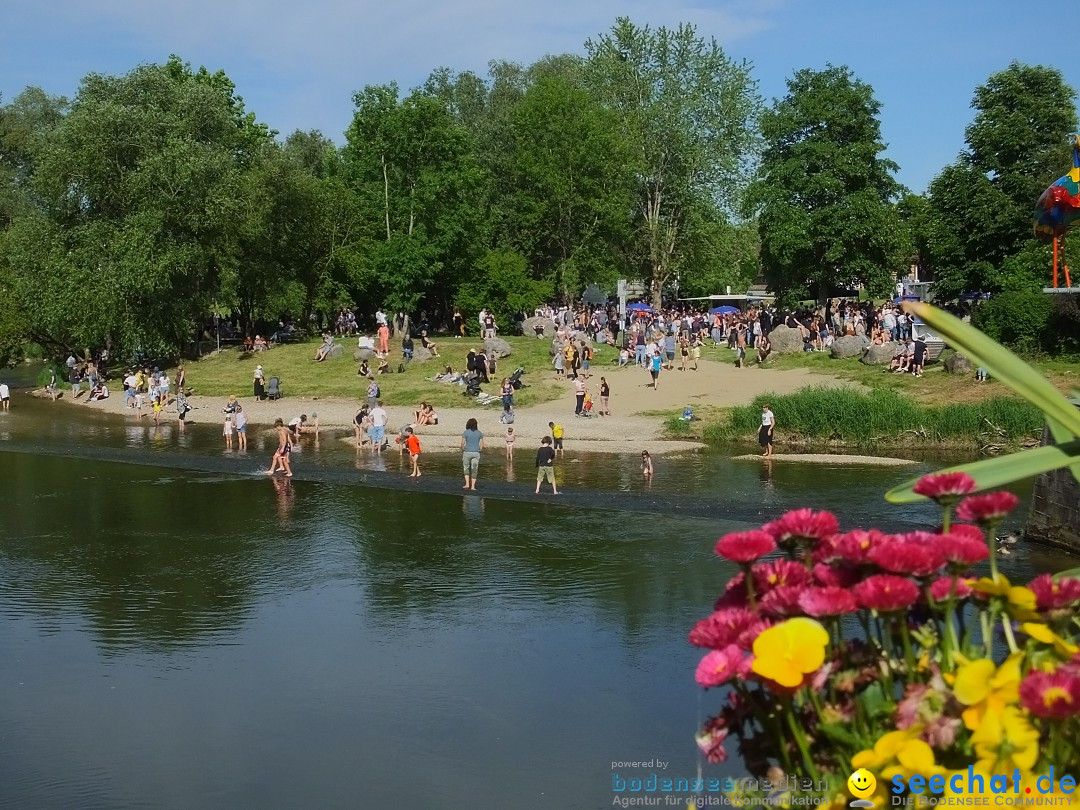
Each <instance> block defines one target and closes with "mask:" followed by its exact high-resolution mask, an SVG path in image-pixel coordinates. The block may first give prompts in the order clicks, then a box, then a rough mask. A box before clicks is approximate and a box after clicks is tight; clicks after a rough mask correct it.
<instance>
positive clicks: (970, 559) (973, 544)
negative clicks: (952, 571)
mask: <svg viewBox="0 0 1080 810" xmlns="http://www.w3.org/2000/svg"><path fill="white" fill-rule="evenodd" d="M959 528H963V529H971V530H973V531H971V532H969V531H963V532H956V531H950V532H949V533H948V534H938V535H932V536H933V537H936V538H937V547H938V549H939V550H940V551H941V553H942V554H943V555H944V556H945V560H946V562H948V563H949V565H951V566H953V567H954V568H958V569H961V570H963V569H965V568H970V567H971V566H973V565H974V564H975V563H978V562H982V561H983V560H985V559H986V558H987V557H989V556H990V549H988V548H987V547H986V541H985V540H984V539H983V536H982V532H980V531H979V530H978V529H976V528H975V527H974V526H965V525H964V524H960V525H959V526H954V527H953V529H959Z"/></svg>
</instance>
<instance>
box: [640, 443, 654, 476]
mask: <svg viewBox="0 0 1080 810" xmlns="http://www.w3.org/2000/svg"><path fill="white" fill-rule="evenodd" d="M641 474H642V475H643V476H645V480H646V481H651V480H652V476H653V467H652V456H650V455H649V451H648V450H642V451H641Z"/></svg>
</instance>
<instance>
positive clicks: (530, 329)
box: [521, 318, 559, 337]
mask: <svg viewBox="0 0 1080 810" xmlns="http://www.w3.org/2000/svg"><path fill="white" fill-rule="evenodd" d="M537 325H539V326H540V327H542V328H543V330H544V334H543V336H544V337H555V333H556V332H557V331H558V330H559V327H557V326H556V325H555V321H553V320H551V318H526V319H525V321H524V322H523V323H522V324H521V333H522V334H523V335H525V337H536V327H537Z"/></svg>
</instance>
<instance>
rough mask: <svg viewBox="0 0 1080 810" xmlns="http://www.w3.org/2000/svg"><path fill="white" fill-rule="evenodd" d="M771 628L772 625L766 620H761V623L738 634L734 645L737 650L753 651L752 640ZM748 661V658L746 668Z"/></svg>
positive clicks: (755, 623)
mask: <svg viewBox="0 0 1080 810" xmlns="http://www.w3.org/2000/svg"><path fill="white" fill-rule="evenodd" d="M771 626H772V624H771V623H770V622H769V621H768V620H767V619H762V620H761V621H757V622H754V623H753V624H751V625H750V626H749V627H747V628H746V629H745V630H743V631H742V632H741V633H739V637H738V638H737V639H735V644H736V645H737V646H738V647H739V649H741V650H746V651H747V652H750V651H751V650H753V649H754V639H756V638H757V637H758V636H760V635H761V633H762V631H764V630H768V629H769V628H770V627H771ZM749 661H750V659H749V658H748V659H747V666H749Z"/></svg>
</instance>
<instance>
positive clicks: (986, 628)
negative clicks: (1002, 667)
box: [979, 610, 994, 658]
mask: <svg viewBox="0 0 1080 810" xmlns="http://www.w3.org/2000/svg"><path fill="white" fill-rule="evenodd" d="M979 622H980V623H981V624H982V634H983V647H985V648H986V657H987V658H993V657H994V634H993V633H992V632H991V629H990V627H991V626H990V614H989V613H988V612H987V611H985V610H981V611H979Z"/></svg>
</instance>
